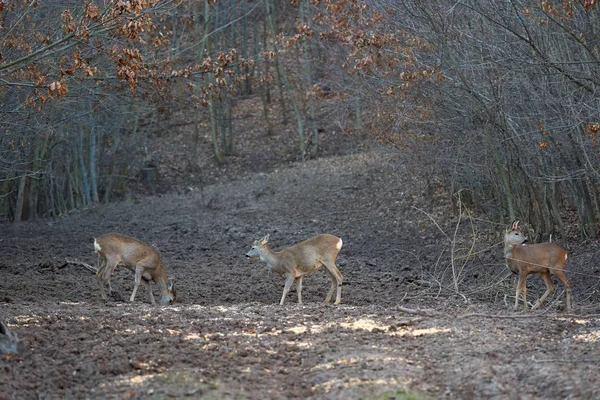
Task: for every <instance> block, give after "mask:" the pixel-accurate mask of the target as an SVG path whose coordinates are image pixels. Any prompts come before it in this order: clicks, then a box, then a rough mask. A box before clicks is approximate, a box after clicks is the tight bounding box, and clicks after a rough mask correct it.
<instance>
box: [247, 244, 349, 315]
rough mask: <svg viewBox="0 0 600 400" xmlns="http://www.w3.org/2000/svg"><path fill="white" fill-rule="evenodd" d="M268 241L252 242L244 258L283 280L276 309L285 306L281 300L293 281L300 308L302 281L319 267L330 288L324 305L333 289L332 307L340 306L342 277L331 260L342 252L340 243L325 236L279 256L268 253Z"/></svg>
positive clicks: (289, 249) (290, 248)
mask: <svg viewBox="0 0 600 400" xmlns="http://www.w3.org/2000/svg"><path fill="white" fill-rule="evenodd" d="M268 240H269V235H267V236H265V237H264V238H262V239H261V240H257V241H255V242H254V244H253V245H252V248H251V249H250V251H249V252H248V254H246V257H248V258H251V259H257V258H260V260H261V261H264V262H266V263H267V266H268V267H269V269H271V270H272V271H274V272H277V273H279V274H280V275H283V276H285V286H284V287H283V295H282V296H281V301H280V302H279V304H280V305H283V303H284V302H285V297H286V296H287V294H288V292H289V291H290V288H291V287H292V282H294V281H296V292H298V304H302V278H303V276H304V275H306V274H310V273H311V272H314V271H316V270H317V269H319V268H320V267H321V266H324V267H325V270H326V271H327V273H328V274H329V277H330V278H331V288H330V289H329V294H328V295H327V298H326V299H325V303H329V302H330V301H331V297H332V296H333V291H334V290H335V289H336V288H337V294H336V297H335V304H339V303H340V301H341V299H342V280H343V277H342V274H341V273H340V271H339V270H338V269H337V267H336V266H335V259H336V257H337V255H338V253H339V252H340V249H341V248H342V239H340V238H339V237H336V236H333V235H328V234H323V235H317V236H315V237H312V238H310V239H308V240H305V241H304V242H302V243H298V244H297V245H295V246H292V247H288V248H287V249H284V250H282V251H280V252H276V251H272V250H271V249H270V248H269V247H268V246H267V242H268Z"/></svg>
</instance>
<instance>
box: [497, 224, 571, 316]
mask: <svg viewBox="0 0 600 400" xmlns="http://www.w3.org/2000/svg"><path fill="white" fill-rule="evenodd" d="M526 241H527V237H526V236H525V235H523V233H521V232H520V231H519V221H515V222H513V224H512V226H511V228H510V230H506V233H505V234H504V257H505V258H506V264H507V265H508V268H509V269H510V270H511V271H512V272H513V273H515V274H518V275H519V283H518V284H517V291H516V294H515V307H514V309H515V311H516V310H517V309H518V308H519V293H520V292H522V293H523V303H524V306H525V310H527V307H528V306H527V285H526V281H527V275H530V274H540V276H541V277H542V279H543V280H544V282H545V283H546V292H545V293H544V294H543V295H542V297H541V298H540V299H539V300H538V301H537V302H536V303H535V305H534V306H533V308H532V309H536V308H538V307H540V306H541V305H542V304H543V303H544V300H546V298H547V297H548V295H549V294H550V293H552V291H554V288H555V285H554V283H553V282H552V278H551V277H550V274H552V275H554V276H556V277H557V278H558V279H559V280H560V281H561V282H562V284H563V285H564V286H565V289H566V292H567V309H569V310H571V309H572V307H571V286H570V285H569V281H567V277H566V276H565V274H564V272H563V270H564V268H565V263H566V262H567V252H566V251H565V250H564V249H563V248H562V247H560V246H559V245H557V244H556V243H538V244H525V242H526Z"/></svg>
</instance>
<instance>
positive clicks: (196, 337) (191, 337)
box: [183, 332, 203, 340]
mask: <svg viewBox="0 0 600 400" xmlns="http://www.w3.org/2000/svg"><path fill="white" fill-rule="evenodd" d="M202 338H203V336H200V335H199V334H197V333H195V332H193V333H188V334H187V335H185V336H184V337H183V340H199V339H202Z"/></svg>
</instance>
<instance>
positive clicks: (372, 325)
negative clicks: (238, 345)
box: [232, 318, 451, 337]
mask: <svg viewBox="0 0 600 400" xmlns="http://www.w3.org/2000/svg"><path fill="white" fill-rule="evenodd" d="M335 327H340V328H344V329H353V330H364V331H369V332H373V330H375V329H377V330H379V331H380V332H381V333H383V334H385V335H388V336H406V335H411V336H414V337H418V336H425V335H434V334H437V333H448V332H451V329H450V328H436V327H434V328H423V329H412V328H410V327H404V328H402V329H397V330H390V328H391V325H386V324H382V323H379V322H376V321H374V320H372V319H369V318H361V319H357V320H350V319H347V320H346V321H342V322H337V321H336V322H327V323H324V324H312V323H307V324H306V325H296V326H292V327H289V328H283V329H273V330H270V331H268V332H262V333H258V332H256V329H247V330H244V331H242V332H235V333H232V335H233V336H253V337H264V336H279V335H281V333H282V332H292V333H295V334H297V335H299V334H302V333H311V334H315V333H316V334H319V333H322V332H323V331H325V330H326V329H328V328H335Z"/></svg>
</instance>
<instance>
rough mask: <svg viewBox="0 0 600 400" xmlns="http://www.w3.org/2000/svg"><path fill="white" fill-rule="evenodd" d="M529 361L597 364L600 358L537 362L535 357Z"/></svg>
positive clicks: (541, 361)
mask: <svg viewBox="0 0 600 400" xmlns="http://www.w3.org/2000/svg"><path fill="white" fill-rule="evenodd" d="M531 361H533V362H536V363H560V364H571V363H597V362H600V358H582V359H579V360H562V359H560V358H546V359H543V360H538V359H537V358H535V356H531Z"/></svg>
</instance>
